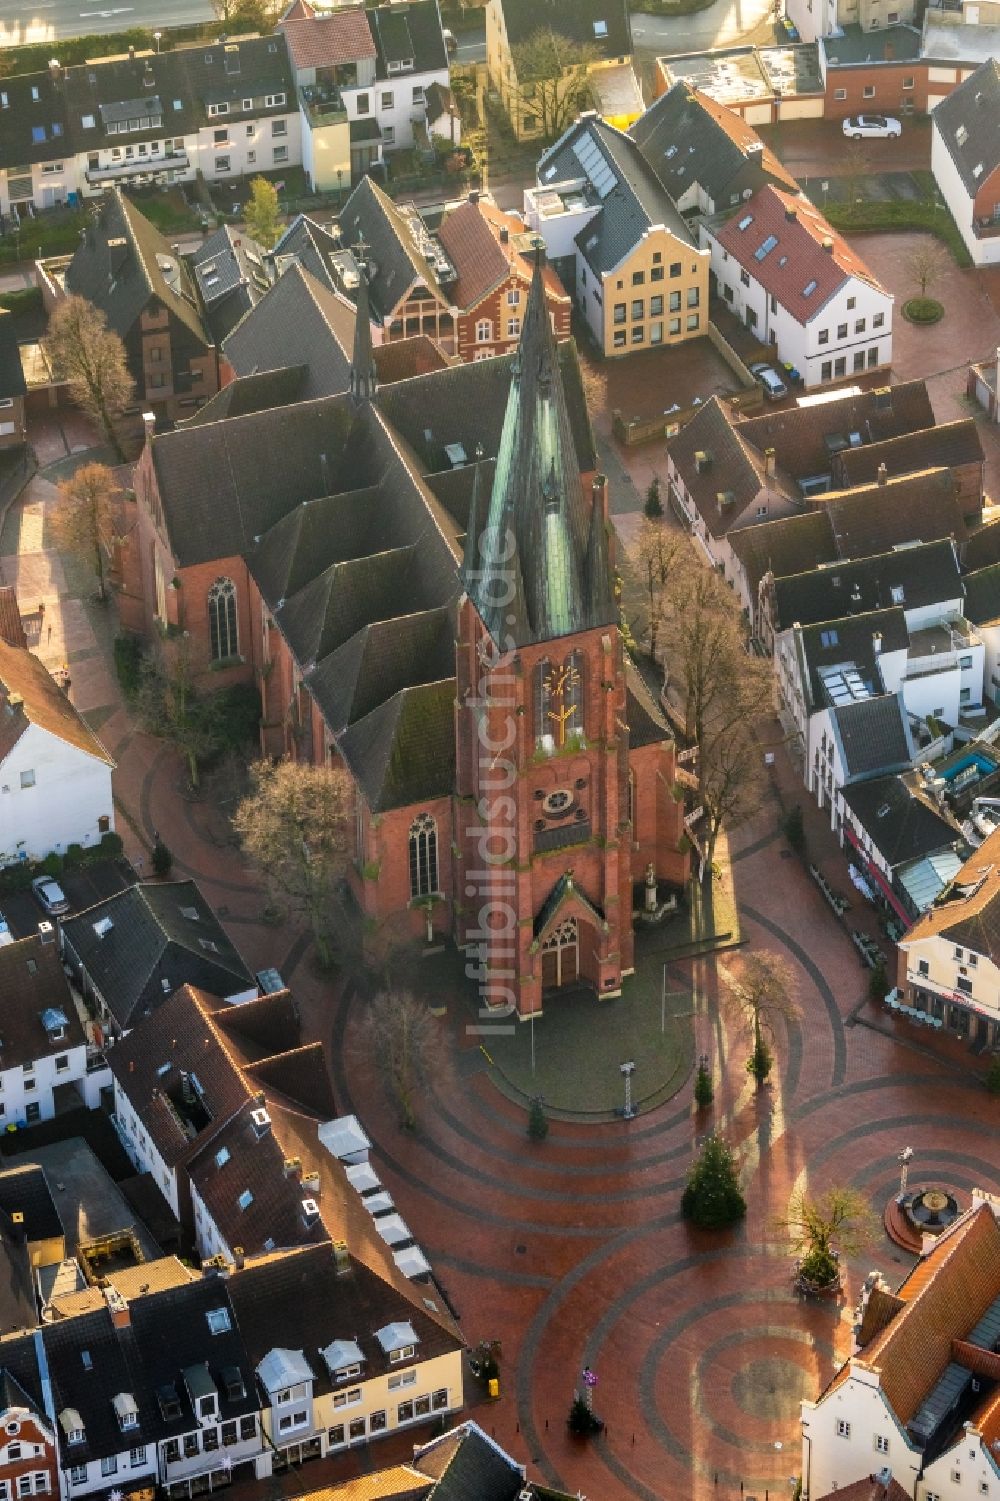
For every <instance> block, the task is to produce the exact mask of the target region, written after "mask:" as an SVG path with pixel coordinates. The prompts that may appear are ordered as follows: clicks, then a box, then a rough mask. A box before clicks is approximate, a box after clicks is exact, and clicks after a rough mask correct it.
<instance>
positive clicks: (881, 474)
mask: <svg viewBox="0 0 1000 1501" xmlns="http://www.w3.org/2000/svg"><path fill="white" fill-rule="evenodd" d="M888 478H889V471H888V469H887V468H886V467H885V465H884V464H880V465H879V466H878V482H879V484H880V485H884V484H885V482H886V480H887V479H888Z"/></svg>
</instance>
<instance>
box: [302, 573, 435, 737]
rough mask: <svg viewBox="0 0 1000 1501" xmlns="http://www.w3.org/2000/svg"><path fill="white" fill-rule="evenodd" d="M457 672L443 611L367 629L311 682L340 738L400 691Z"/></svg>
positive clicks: (312, 676)
mask: <svg viewBox="0 0 1000 1501" xmlns="http://www.w3.org/2000/svg"><path fill="white" fill-rule="evenodd" d="M410 602H411V601H409V600H407V603H410ZM454 669H455V641H454V627H453V623H452V617H451V612H450V611H449V610H447V609H445V608H443V607H440V608H438V609H430V610H424V611H421V612H420V613H418V614H406V615H400V616H397V617H396V618H395V619H389V620H377V621H374V622H372V623H371V624H369V625H365V626H363V627H362V628H361V629H360V630H359V631H357V632H356V633H355V634H354V635H353V636H352V637H351V638H350V640H348V641H345V642H344V644H343V645H342V646H341V647H340V648H339V649H338V650H337V651H334V652H331V653H330V654H329V655H328V656H327V657H325V658H324V659H323V661H321V662H320V663H319V664H318V665H317V666H316V667H315V668H314V670H313V671H312V672H311V673H310V674H309V676H308V678H307V679H306V682H307V686H308V688H309V691H310V693H312V695H313V697H314V698H315V699H316V702H317V703H318V704H319V706H320V710H321V712H322V714H323V718H324V720H325V721H326V723H327V725H329V727H330V729H331V730H332V731H333V733H334V734H339V733H340V731H341V730H343V729H344V728H345V727H346V726H347V725H349V724H353V723H354V722H355V721H356V720H358V719H363V718H364V716H365V715H366V714H370V713H371V712H372V711H373V710H374V709H376V708H378V706H379V704H381V703H384V702H385V700H386V699H388V698H391V697H392V695H393V694H394V693H398V692H399V691H400V690H401V689H403V688H408V687H415V686H416V685H418V684H420V683H431V682H438V681H441V680H443V679H444V678H447V677H449V676H450V675H451V674H452V673H453V672H454Z"/></svg>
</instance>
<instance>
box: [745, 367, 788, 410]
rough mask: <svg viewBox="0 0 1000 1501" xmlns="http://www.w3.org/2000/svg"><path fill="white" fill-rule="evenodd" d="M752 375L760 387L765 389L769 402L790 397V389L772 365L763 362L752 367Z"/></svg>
mask: <svg viewBox="0 0 1000 1501" xmlns="http://www.w3.org/2000/svg"><path fill="white" fill-rule="evenodd" d="M750 374H751V375H752V376H753V378H754V380H755V381H757V382H758V384H759V385H762V386H763V387H764V395H765V396H766V397H767V399H768V401H780V400H781V398H782V397H783V396H787V395H788V387H787V386H786V385H785V382H784V381H783V380H782V379H781V376H780V375H779V374H778V372H777V370H775V369H774V368H773V367H772V366H771V365H766V364H764V363H763V361H761V362H759V363H758V364H756V365H751V366H750Z"/></svg>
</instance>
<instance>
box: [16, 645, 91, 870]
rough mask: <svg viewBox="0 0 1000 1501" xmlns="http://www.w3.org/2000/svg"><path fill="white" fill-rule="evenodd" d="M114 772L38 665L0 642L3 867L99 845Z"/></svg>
mask: <svg viewBox="0 0 1000 1501" xmlns="http://www.w3.org/2000/svg"><path fill="white" fill-rule="evenodd" d="M113 769H114V762H113V761H112V759H111V757H110V756H109V755H108V753H107V751H106V750H105V748H104V746H103V745H102V744H101V742H100V741H99V740H98V738H97V736H96V735H94V734H93V733H92V732H91V731H90V730H89V729H88V728H87V726H86V725H85V724H84V722H83V720H82V719H81V718H80V716H79V714H78V713H77V712H76V710H75V709H74V708H73V707H72V705H71V704H70V702H69V699H68V698H67V697H66V694H65V693H64V692H63V691H62V690H61V689H60V688H59V687H58V686H57V685H56V683H55V682H54V681H53V679H52V676H51V674H50V673H49V672H48V670H47V669H46V668H45V667H44V666H43V664H42V663H41V662H40V661H39V660H38V658H37V657H34V656H32V654H31V653H30V652H29V651H27V650H26V649H25V648H23V647H16V646H8V645H7V644H6V643H5V642H3V641H0V865H11V864H13V863H15V862H16V861H18V860H41V859H43V858H44V857H45V856H46V855H48V854H50V853H51V852H52V851H53V850H55V851H58V852H60V853H65V851H66V850H67V848H68V847H69V846H70V845H71V844H78V845H81V846H82V847H84V848H89V847H92V846H93V845H96V844H100V842H101V837H102V835H104V834H106V833H109V832H111V831H112V830H113V829H114V816H115V815H114V802H113V799H112V795H111V773H112V770H113Z"/></svg>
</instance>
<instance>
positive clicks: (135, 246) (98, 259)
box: [66, 188, 213, 347]
mask: <svg viewBox="0 0 1000 1501" xmlns="http://www.w3.org/2000/svg"><path fill="white" fill-rule="evenodd" d="M66 286H67V288H68V289H69V291H71V292H75V293H77V295H78V296H80V297H85V298H86V299H87V301H88V302H92V303H93V304H94V306H95V307H98V308H100V310H101V312H103V313H104V315H105V317H106V318H107V320H108V327H109V328H111V329H112V330H113V331H114V332H115V333H116V334H118V335H119V336H120V337H121V338H125V337H126V336H127V335H128V333H129V332H130V330H131V329H132V328H133V327H134V325H135V324H136V322H137V321H138V319H139V316H140V314H141V313H142V312H143V310H144V309H145V308H146V307H148V306H149V304H150V302H151V301H152V300H153V299H154V298H155V299H157V300H158V301H159V302H160V303H162V305H163V306H164V307H165V308H166V309H167V311H168V312H170V313H172V314H173V316H174V317H175V318H178V319H179V320H180V322H181V323H183V324H184V325H185V327H186V328H187V329H188V330H189V331H190V332H191V333H192V334H193V335H194V337H195V338H196V339H198V340H200V341H201V343H202V344H203V345H205V346H206V347H210V346H211V345H212V342H213V341H212V335H211V333H210V332H209V330H208V328H207V327H206V325H205V323H204V321H203V320H202V316H201V311H200V304H199V299H198V292H197V289H196V287H195V284H194V278H193V275H192V272H191V268H190V267H189V266H188V264H187V262H186V261H184V260H183V259H182V258H181V257H180V256H178V255H176V254H175V253H174V250H173V247H172V246H171V244H170V242H169V240H167V239H166V238H165V237H164V236H163V235H161V234H160V231H159V230H158V229H156V228H155V226H154V225H152V224H151V223H150V222H149V220H148V219H147V218H145V216H144V215H143V214H141V213H140V212H139V210H138V209H137V208H136V207H135V205H134V204H133V203H132V201H131V200H130V199H129V197H128V196H127V194H125V193H123V192H122V190H121V189H120V188H113V189H112V190H111V191H110V192H108V193H106V194H105V195H104V197H103V198H102V199H101V201H100V203H98V204H94V205H93V207H92V209H91V211H90V217H89V220H88V223H87V228H86V230H85V232H84V234H83V238H82V239H81V242H80V244H79V246H78V247H77V250H76V252H75V254H74V256H73V259H72V260H71V261H70V263H69V266H68V267H67V270H66Z"/></svg>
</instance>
